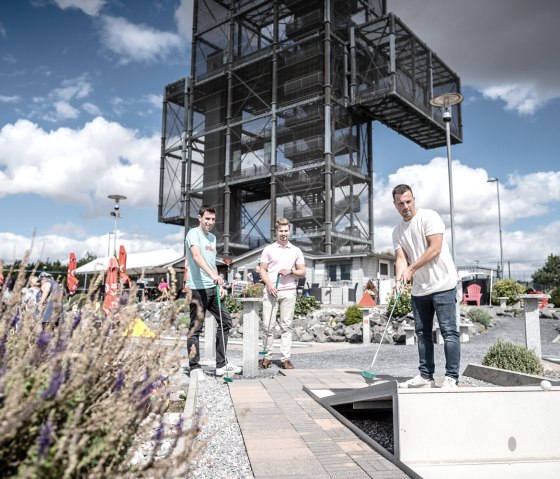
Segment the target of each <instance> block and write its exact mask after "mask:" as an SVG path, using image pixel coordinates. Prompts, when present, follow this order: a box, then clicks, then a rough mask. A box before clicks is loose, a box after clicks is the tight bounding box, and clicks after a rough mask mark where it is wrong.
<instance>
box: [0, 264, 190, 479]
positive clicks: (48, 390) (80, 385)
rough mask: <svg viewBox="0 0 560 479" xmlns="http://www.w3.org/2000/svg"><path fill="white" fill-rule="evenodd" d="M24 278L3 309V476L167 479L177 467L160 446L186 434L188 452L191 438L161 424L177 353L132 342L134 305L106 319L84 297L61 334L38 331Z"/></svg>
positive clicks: (168, 319)
mask: <svg viewBox="0 0 560 479" xmlns="http://www.w3.org/2000/svg"><path fill="white" fill-rule="evenodd" d="M0 267H1V265H0ZM0 270H1V268H0ZM24 275H25V262H24V263H22V267H21V269H20V274H19V276H18V278H17V280H16V284H15V288H14V292H13V296H12V298H11V299H10V300H9V301H8V302H7V303H5V304H3V305H2V309H1V310H0V471H1V473H0V475H1V476H2V477H29V478H41V479H55V478H62V477H79V478H94V477H95V478H99V477H119V478H124V477H130V478H132V477H135V478H136V477H166V476H167V475H171V474H172V473H173V471H174V470H175V468H177V467H179V466H178V465H177V464H171V461H169V457H168V456H169V451H167V452H166V451H165V450H164V449H165V444H166V443H167V440H169V441H171V442H173V443H176V441H178V440H179V438H180V437H185V438H186V439H187V441H188V442H187V444H190V445H188V446H187V447H186V450H188V451H191V450H192V447H193V443H192V440H193V439H194V437H195V436H196V434H197V427H196V426H195V427H194V428H192V429H187V428H185V427H184V426H183V423H182V420H181V421H180V422H179V423H176V424H174V425H167V424H165V421H164V416H163V415H164V413H165V411H166V409H167V407H168V404H169V399H168V397H169V396H168V393H169V391H168V389H167V388H168V385H169V381H168V378H169V377H171V376H172V375H174V374H176V373H177V372H178V370H179V368H180V364H181V356H180V355H179V354H178V353H173V352H172V349H173V348H169V347H168V345H165V344H163V343H160V342H159V341H155V340H154V338H148V337H132V336H131V335H130V333H131V331H132V330H133V325H134V324H135V320H136V318H137V317H138V315H137V307H136V305H134V304H132V305H131V304H121V305H120V306H119V308H118V314H115V315H113V314H111V315H109V316H108V317H106V318H105V316H104V314H103V313H102V312H101V311H100V309H99V305H98V304H97V305H96V303H93V302H92V301H90V300H87V301H85V302H84V303H83V304H82V307H81V309H80V308H77V309H76V312H73V311H71V310H67V313H66V316H65V317H64V320H63V321H62V322H61V324H60V325H59V326H58V327H57V326H54V325H49V326H48V327H47V328H45V329H44V330H40V329H39V328H38V327H37V321H36V319H35V318H33V312H32V311H30V312H27V311H21V308H20V304H21V288H22V286H23V285H24V283H25V281H26V280H25V277H24ZM132 296H133V295H132V294H131V297H132ZM76 301H77V300H76ZM78 304H80V303H79V302H78V301H77V302H76V303H75V305H76V306H78ZM176 314H177V313H176V311H175V310H174V308H173V306H171V307H170V308H168V309H167V310H166V314H165V315H164V314H163V313H162V317H161V323H160V327H161V329H158V330H154V333H155V334H156V336H159V335H164V334H166V332H167V331H169V330H170V329H172V328H173V326H174V325H173V321H174V319H175V318H176ZM101 318H103V319H102V320H99V319H101ZM148 444H151V446H148ZM162 446H163V447H162ZM146 452H147V455H146V454H145V453H146ZM187 456H188V454H187ZM138 457H142V458H143V459H141V460H140V461H139V462H138V463H137V464H136V465H133V463H132V459H133V458H138ZM176 460H179V461H180V462H181V463H182V464H183V465H184V464H185V463H188V462H190V458H189V457H185V458H183V457H181V458H179V457H177V458H176ZM180 467H184V466H180Z"/></svg>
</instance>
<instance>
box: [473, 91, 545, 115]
mask: <svg viewBox="0 0 560 479" xmlns="http://www.w3.org/2000/svg"><path fill="white" fill-rule="evenodd" d="M482 94H483V95H484V97H485V98H489V99H491V100H503V101H504V102H505V103H506V110H515V111H517V112H518V113H519V114H521V115H532V114H533V113H535V111H536V110H537V109H538V108H539V107H541V106H542V105H544V104H545V103H546V102H547V101H548V100H549V99H550V98H546V97H544V98H542V97H541V96H540V95H539V92H538V90H537V89H536V88H535V87H534V86H529V85H501V86H492V87H488V88H483V89H482Z"/></svg>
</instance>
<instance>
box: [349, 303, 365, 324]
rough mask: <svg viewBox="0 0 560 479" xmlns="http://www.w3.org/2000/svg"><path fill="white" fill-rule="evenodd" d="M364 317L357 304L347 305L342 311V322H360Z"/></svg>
mask: <svg viewBox="0 0 560 479" xmlns="http://www.w3.org/2000/svg"><path fill="white" fill-rule="evenodd" d="M363 319H364V311H363V310H362V308H360V307H359V306H358V305H357V304H353V305H352V306H349V307H348V308H347V309H346V311H345V312H344V324H345V325H346V326H352V325H353V324H358V323H361V322H362V321H363Z"/></svg>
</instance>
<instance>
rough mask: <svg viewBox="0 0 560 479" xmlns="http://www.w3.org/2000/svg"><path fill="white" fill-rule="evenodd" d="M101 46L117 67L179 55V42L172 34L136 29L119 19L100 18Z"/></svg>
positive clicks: (143, 27)
mask: <svg viewBox="0 0 560 479" xmlns="http://www.w3.org/2000/svg"><path fill="white" fill-rule="evenodd" d="M100 37H101V42H102V43H103V45H104V47H105V48H106V49H107V50H108V51H110V52H112V53H114V54H115V55H116V56H117V57H118V58H119V62H120V63H121V64H127V63H130V62H154V61H162V60H165V59H166V58H167V57H168V56H169V55H170V54H172V53H174V52H177V51H179V49H180V47H181V45H182V41H181V37H180V36H179V35H177V34H175V33H169V32H162V31H160V30H156V29H155V28H153V27H150V26H147V25H136V24H133V23H130V22H129V21H128V20H127V19H125V18H122V17H110V16H102V17H101V32H100Z"/></svg>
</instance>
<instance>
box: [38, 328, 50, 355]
mask: <svg viewBox="0 0 560 479" xmlns="http://www.w3.org/2000/svg"><path fill="white" fill-rule="evenodd" d="M50 340H51V335H50V333H49V332H48V331H41V332H40V333H39V337H38V338H37V348H38V349H39V350H41V352H42V351H44V350H45V348H46V347H47V346H48V345H49V341H50Z"/></svg>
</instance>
